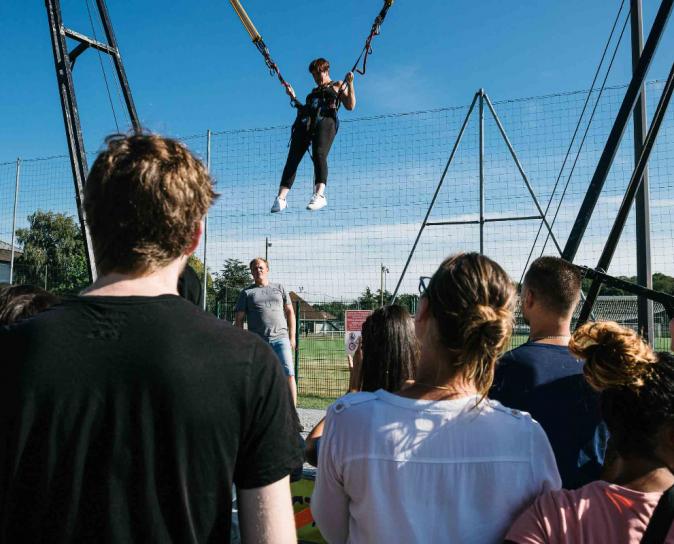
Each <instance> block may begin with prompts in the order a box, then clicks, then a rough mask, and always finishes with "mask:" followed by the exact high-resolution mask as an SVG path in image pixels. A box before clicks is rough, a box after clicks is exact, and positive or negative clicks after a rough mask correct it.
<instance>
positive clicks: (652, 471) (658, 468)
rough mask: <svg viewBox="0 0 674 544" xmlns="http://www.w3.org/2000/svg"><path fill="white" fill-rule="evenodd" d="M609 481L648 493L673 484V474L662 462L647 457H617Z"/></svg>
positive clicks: (662, 489) (663, 489) (664, 488)
mask: <svg viewBox="0 0 674 544" xmlns="http://www.w3.org/2000/svg"><path fill="white" fill-rule="evenodd" d="M616 464H617V468H616V469H615V473H614V474H613V475H612V477H611V478H610V479H609V481H610V482H611V483H615V484H618V485H621V486H623V487H627V488H628V489H633V490H634V491H640V492H642V493H650V492H656V491H665V490H667V489H669V488H670V487H672V485H674V474H672V472H671V470H670V469H669V468H668V467H667V466H665V465H664V464H663V463H661V462H659V461H656V460H649V459H629V460H623V459H618V460H617V461H616Z"/></svg>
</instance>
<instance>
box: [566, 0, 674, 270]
mask: <svg viewBox="0 0 674 544" xmlns="http://www.w3.org/2000/svg"><path fill="white" fill-rule="evenodd" d="M673 3H674V0H662V3H661V4H660V8H659V9H658V13H657V15H656V16H655V21H653V27H652V28H651V31H650V33H649V34H648V39H647V40H646V44H645V45H644V50H643V52H642V53H641V55H640V57H639V62H638V63H637V66H636V68H635V69H634V71H633V74H632V80H631V81H630V84H629V86H628V87H627V91H626V92H625V97H624V98H623V102H622V104H621V105H620V109H619V110H618V115H617V116H616V119H615V121H614V123H613V127H612V128H611V132H610V133H609V136H608V139H607V141H606V145H605V146H604V150H603V152H602V154H601V157H600V159H599V162H598V163H597V169H596V170H595V172H594V175H593V176H592V181H590V186H589V187H588V190H587V193H586V194H585V199H584V200H583V204H582V205H581V208H580V211H579V212H578V216H577V217H576V221H575V222H574V225H573V228H572V229H571V233H570V234H569V239H568V240H567V242H566V245H565V246H564V251H563V252H562V257H563V258H564V259H566V260H567V261H569V262H573V260H574V259H575V258H576V254H577V253H578V247H579V246H580V242H581V240H582V239H583V235H584V234H585V230H586V229H587V226H588V224H589V222H590V218H591V217H592V212H593V211H594V208H595V206H596V204H597V201H598V200H599V195H600V194H601V190H602V188H603V187H604V183H605V182H606V178H607V176H608V173H609V170H610V168H611V165H612V164H613V159H614V157H615V154H616V152H617V151H618V147H619V145H620V141H621V140H622V136H623V133H624V132H625V127H626V126H627V122H628V121H629V117H630V114H631V113H632V110H633V109H634V104H635V103H636V101H637V98H638V97H639V90H640V89H641V87H642V85H643V84H644V80H645V79H646V74H647V73H648V68H649V67H650V65H651V61H652V60H653V55H654V54H655V50H656V49H657V46H658V44H659V43H660V38H661V37H662V34H663V32H664V29H665V26H666V24H667V19H668V18H669V16H670V14H671V11H672V4H673Z"/></svg>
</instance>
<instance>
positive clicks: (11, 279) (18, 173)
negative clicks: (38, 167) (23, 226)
mask: <svg viewBox="0 0 674 544" xmlns="http://www.w3.org/2000/svg"><path fill="white" fill-rule="evenodd" d="M20 177H21V159H19V158H17V159H16V178H15V182H14V213H13V214H12V244H11V246H10V251H11V255H10V258H9V283H10V285H11V284H13V283H14V237H15V235H16V209H17V205H18V202H19V178H20Z"/></svg>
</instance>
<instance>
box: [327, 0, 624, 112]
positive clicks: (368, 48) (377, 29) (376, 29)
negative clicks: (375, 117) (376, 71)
mask: <svg viewBox="0 0 674 544" xmlns="http://www.w3.org/2000/svg"><path fill="white" fill-rule="evenodd" d="M623 1H624V0H623ZM392 5H393V0H384V6H383V7H382V8H381V10H380V11H379V14H378V15H377V16H376V17H375V19H374V23H372V28H371V29H370V34H369V35H368V37H367V39H366V40H365V45H364V46H363V49H361V51H360V55H358V58H357V59H356V62H354V63H353V67H352V68H351V70H350V72H355V73H357V74H360V75H362V76H364V75H365V72H366V71H367V58H368V57H369V56H370V55H371V54H372V40H373V39H374V37H375V36H379V34H380V33H381V25H382V23H383V22H384V19H385V18H386V14H387V13H388V10H389V8H390V7H391V6H392ZM361 59H362V61H363V67H362V69H361V68H359V67H358V66H359V65H360V62H361ZM345 89H346V79H344V81H342V84H341V85H340V87H339V91H338V93H337V109H338V110H339V108H340V106H341V100H340V99H341V97H342V94H344V90H345Z"/></svg>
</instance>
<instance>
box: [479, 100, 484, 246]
mask: <svg viewBox="0 0 674 544" xmlns="http://www.w3.org/2000/svg"><path fill="white" fill-rule="evenodd" d="M478 93H479V94H480V134H479V138H480V255H484V89H480V90H479V91H478Z"/></svg>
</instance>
